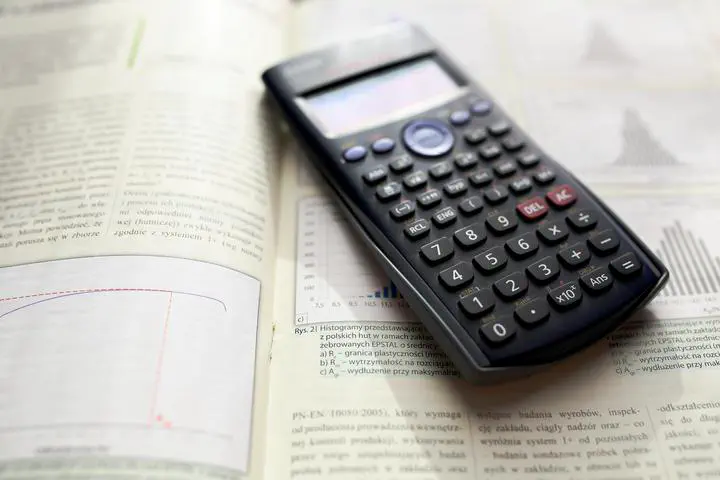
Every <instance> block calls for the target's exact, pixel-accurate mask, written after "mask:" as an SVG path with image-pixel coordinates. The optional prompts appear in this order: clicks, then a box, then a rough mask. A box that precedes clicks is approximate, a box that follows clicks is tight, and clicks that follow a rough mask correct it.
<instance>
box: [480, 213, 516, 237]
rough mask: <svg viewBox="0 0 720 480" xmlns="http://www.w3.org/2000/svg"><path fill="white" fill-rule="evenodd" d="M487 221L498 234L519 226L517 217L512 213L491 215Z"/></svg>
mask: <svg viewBox="0 0 720 480" xmlns="http://www.w3.org/2000/svg"><path fill="white" fill-rule="evenodd" d="M485 223H487V225H488V227H489V228H490V230H492V231H493V232H495V233H497V234H502V233H505V232H509V231H511V230H514V229H515V227H517V224H518V222H517V218H516V217H515V215H513V214H512V213H497V214H495V215H491V216H489V217H488V218H487V219H486V220H485Z"/></svg>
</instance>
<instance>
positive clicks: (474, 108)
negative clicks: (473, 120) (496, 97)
mask: <svg viewBox="0 0 720 480" xmlns="http://www.w3.org/2000/svg"><path fill="white" fill-rule="evenodd" d="M492 108H493V104H492V102H491V101H490V100H475V101H474V102H472V103H471V104H470V111H471V112H472V114H473V115H479V116H484V115H487V114H488V113H490V112H492Z"/></svg>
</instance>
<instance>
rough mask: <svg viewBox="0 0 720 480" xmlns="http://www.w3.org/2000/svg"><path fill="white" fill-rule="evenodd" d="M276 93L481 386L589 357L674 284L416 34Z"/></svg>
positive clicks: (347, 45)
mask: <svg viewBox="0 0 720 480" xmlns="http://www.w3.org/2000/svg"><path fill="white" fill-rule="evenodd" d="M263 81H264V82H265V85H266V86H267V89H268V90H269V92H270V94H271V96H272V98H274V99H275V100H276V103H277V104H278V106H279V108H280V110H281V112H282V115H283V117H284V118H285V120H286V122H287V124H288V125H289V127H290V129H291V130H292V131H293V132H294V134H295V136H296V138H297V140H298V143H299V144H300V145H301V147H302V148H303V150H304V151H305V152H306V154H307V157H308V158H309V159H310V160H311V161H312V162H313V164H314V165H315V166H316V167H317V169H318V170H319V171H320V172H321V174H322V176H323V177H324V179H325V180H326V181H327V183H328V184H329V185H330V189H331V190H332V191H333V192H334V194H335V196H336V198H337V201H338V204H339V205H340V206H341V207H342V210H343V211H344V212H345V214H346V217H347V219H348V221H349V223H350V224H351V225H352V226H353V227H354V229H355V231H356V232H357V235H359V236H360V237H361V238H362V239H363V240H364V242H365V243H366V244H367V245H368V247H369V250H368V251H369V252H370V253H369V255H373V256H374V257H375V258H377V259H378V260H379V262H380V264H381V265H382V267H383V268H384V270H385V271H386V272H387V274H388V276H389V277H390V278H391V280H392V281H393V282H394V283H395V284H396V285H397V288H398V290H399V291H400V292H401V293H402V295H403V296H404V297H405V298H406V299H407V301H408V303H409V304H410V306H411V308H412V309H413V311H414V312H415V313H416V315H417V316H418V317H419V318H420V320H421V321H422V322H423V323H424V325H425V326H426V328H427V330H428V331H429V332H430V333H431V334H432V335H433V336H434V338H435V339H436V341H437V342H438V344H439V345H440V346H441V347H442V348H443V350H444V351H445V352H446V353H447V355H448V357H449V358H450V359H452V361H453V362H454V363H455V365H456V367H457V369H458V370H459V372H460V373H461V374H462V375H463V376H464V377H466V378H467V379H469V380H471V381H474V382H480V383H483V382H494V381H498V380H503V379H507V378H511V377H516V376H518V375H525V374H527V373H529V372H532V371H534V370H536V369H537V368H540V367H542V366H544V365H547V364H550V363H553V362H556V361H558V360H560V359H562V358H565V357H567V356H568V355H571V354H573V353H575V352H577V351H579V350H581V349H583V348H584V347H587V346H589V345H590V344H592V343H593V342H595V341H597V340H598V339H600V338H602V337H603V336H605V335H607V334H608V333H609V332H610V331H612V330H613V329H615V328H616V327H617V326H618V325H620V323H621V322H623V321H624V320H626V319H627V318H628V317H629V316H630V315H631V314H632V313H633V312H635V311H636V310H637V309H638V308H640V307H641V306H643V305H644V304H646V303H647V302H648V301H650V300H651V299H652V298H653V297H654V296H655V295H656V294H657V293H658V291H659V290H660V288H661V287H662V286H663V284H664V283H665V282H666V280H667V278H668V272H667V269H666V268H665V266H664V265H663V264H662V263H661V262H660V261H659V259H658V258H657V257H656V256H655V255H654V254H653V253H652V251H650V250H649V249H648V248H647V247H646V246H645V245H644V244H643V242H642V241H641V240H640V239H638V237H637V236H636V235H635V234H634V233H633V232H632V231H631V230H630V229H629V228H628V227H627V226H626V225H625V224H624V223H623V222H622V221H621V220H620V219H619V218H618V217H617V216H616V215H615V214H614V213H613V212H612V211H610V210H609V209H608V207H606V206H605V205H604V204H603V203H602V202H601V201H600V200H599V199H598V198H597V197H596V196H595V195H594V194H593V193H592V192H591V191H590V190H588V188H587V187H586V186H584V185H583V184H582V183H581V182H579V181H578V180H577V179H576V178H575V177H574V176H573V175H572V174H571V173H570V172H568V171H567V170H566V169H565V168H563V167H562V166H561V165H560V164H559V163H558V162H556V161H555V160H553V159H552V158H551V157H550V156H549V155H548V153H547V152H545V151H543V150H542V149H541V147H540V146H539V145H538V144H537V143H536V142H535V141H533V139H532V138H530V137H529V136H528V135H527V134H526V133H525V132H523V131H522V130H521V128H520V127H519V126H518V125H517V124H516V123H515V122H514V121H513V120H512V119H511V118H510V116H509V115H508V114H507V113H506V112H505V111H503V109H502V108H501V106H500V105H498V103H497V102H496V101H495V100H494V99H493V98H492V97H491V96H490V95H489V94H488V93H487V92H486V91H485V90H484V89H483V88H482V87H481V86H480V85H479V84H478V83H476V82H474V81H472V80H471V79H470V78H469V77H468V75H467V74H466V73H465V72H463V70H462V69H461V68H460V67H459V66H458V64H457V62H455V61H454V60H452V59H451V58H450V57H449V56H448V54H446V53H444V52H443V51H442V50H441V49H440V48H439V47H438V45H437V44H436V43H435V41H434V40H433V39H432V38H431V37H430V36H428V35H427V34H426V33H425V32H424V31H423V30H422V29H421V28H419V27H417V26H414V25H410V24H406V23H401V22H395V23H392V24H388V25H383V26H380V27H378V28H377V29H373V30H372V31H369V32H367V34H366V35H364V36H362V37H357V38H354V39H352V40H347V41H345V42H344V43H341V44H337V45H333V46H330V47H328V48H324V49H320V50H317V51H314V52H310V53H308V54H305V55H302V56H298V57H296V58H293V59H290V60H288V61H286V62H283V63H281V64H279V65H276V66H274V67H272V68H270V69H268V70H267V71H266V72H265V73H264V74H263Z"/></svg>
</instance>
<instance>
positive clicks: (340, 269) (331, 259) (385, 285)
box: [295, 197, 415, 324]
mask: <svg viewBox="0 0 720 480" xmlns="http://www.w3.org/2000/svg"><path fill="white" fill-rule="evenodd" d="M297 249H298V262H297V267H296V268H297V270H296V279H297V282H296V299H295V305H296V320H295V321H296V323H298V324H311V323H329V322H348V321H373V322H398V321H401V322H402V321H415V319H414V317H413V315H412V314H411V313H410V310H409V308H408V305H407V302H406V301H405V300H404V299H403V298H402V295H401V294H400V293H399V292H398V290H397V287H396V286H395V285H394V284H392V283H391V282H390V281H389V280H388V279H387V277H386V276H385V275H384V273H383V272H382V270H381V269H380V268H379V267H378V266H377V265H376V263H375V261H374V260H373V259H371V258H370V257H369V256H368V252H367V251H366V250H365V247H364V246H363V245H361V244H360V243H359V240H358V239H357V237H356V235H355V233H354V232H352V231H351V230H350V228H349V226H348V225H347V224H346V222H345V220H344V218H343V217H342V216H341V213H340V212H339V211H338V210H337V209H336V207H335V206H334V205H333V203H332V202H331V201H330V200H328V199H326V198H323V197H311V198H306V199H304V200H302V201H301V202H300V204H299V209H298V245H297Z"/></svg>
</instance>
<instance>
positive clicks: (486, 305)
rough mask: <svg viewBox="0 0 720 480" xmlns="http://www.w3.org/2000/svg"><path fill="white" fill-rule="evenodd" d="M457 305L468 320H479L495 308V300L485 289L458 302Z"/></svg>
mask: <svg viewBox="0 0 720 480" xmlns="http://www.w3.org/2000/svg"><path fill="white" fill-rule="evenodd" d="M459 303H460V308H461V309H462V311H463V312H464V313H465V315H467V316H468V317H470V318H479V317H481V316H483V315H485V314H486V313H489V312H490V310H492V309H493V307H494V306H495V299H494V296H493V294H492V292H490V290H488V289H487V288H484V289H482V290H480V291H479V292H475V293H473V294H472V295H468V296H467V297H465V298H463V299H462V300H460V302H459Z"/></svg>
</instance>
